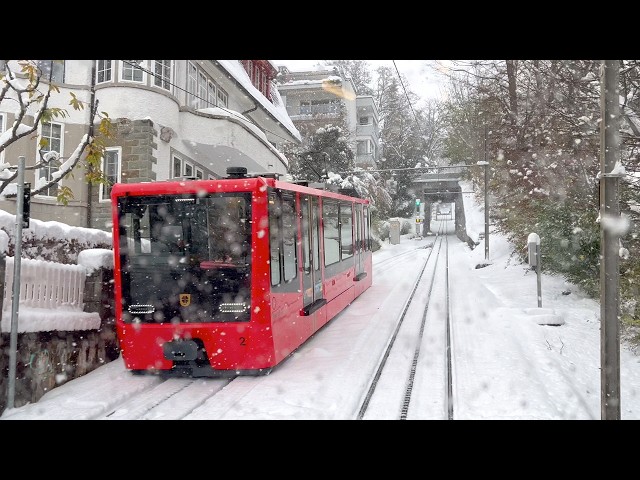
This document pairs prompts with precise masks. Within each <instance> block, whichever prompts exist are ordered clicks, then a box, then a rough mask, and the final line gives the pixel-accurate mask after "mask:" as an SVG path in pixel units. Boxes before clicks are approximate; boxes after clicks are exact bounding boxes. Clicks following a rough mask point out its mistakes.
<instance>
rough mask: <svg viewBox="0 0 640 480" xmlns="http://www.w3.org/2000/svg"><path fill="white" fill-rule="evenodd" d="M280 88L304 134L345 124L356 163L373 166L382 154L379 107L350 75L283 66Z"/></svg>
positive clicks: (304, 135)
mask: <svg viewBox="0 0 640 480" xmlns="http://www.w3.org/2000/svg"><path fill="white" fill-rule="evenodd" d="M278 68H279V72H280V73H279V75H278V90H279V92H280V96H281V98H282V100H283V101H284V104H285V107H286V110H287V114H288V115H289V117H290V118H291V120H292V121H293V123H294V125H295V126H296V128H298V130H299V131H300V133H301V134H302V136H303V139H304V138H305V137H307V136H309V135H311V134H313V133H314V132H315V131H316V130H317V129H318V128H320V127H324V126H326V125H329V124H331V125H339V126H344V128H346V130H347V132H348V135H347V137H348V139H349V143H350V144H351V145H352V149H353V153H354V158H355V159H356V162H355V163H356V167H361V168H365V169H366V168H369V169H374V168H376V166H377V162H378V160H379V159H380V158H381V150H380V128H379V118H378V109H377V106H376V104H375V102H374V99H373V97H372V96H370V95H361V96H359V95H358V94H357V92H356V89H355V86H354V84H353V81H352V80H351V78H343V77H341V76H340V75H338V73H337V72H336V71H334V70H333V69H330V70H307V71H299V72H292V71H289V70H288V69H287V68H286V67H284V66H280V67H278Z"/></svg>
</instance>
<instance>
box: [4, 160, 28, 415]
mask: <svg viewBox="0 0 640 480" xmlns="http://www.w3.org/2000/svg"><path fill="white" fill-rule="evenodd" d="M24 166H25V159H24V157H23V156H20V157H18V180H17V182H18V183H17V185H16V186H17V195H16V232H15V234H16V235H15V242H16V247H15V253H14V255H13V293H12V295H11V334H10V339H9V386H8V389H7V408H13V405H14V399H15V396H16V366H17V357H18V310H19V308H20V266H21V257H22V223H23V221H24V220H23V218H22V213H23V211H24Z"/></svg>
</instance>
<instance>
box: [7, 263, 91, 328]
mask: <svg viewBox="0 0 640 480" xmlns="http://www.w3.org/2000/svg"><path fill="white" fill-rule="evenodd" d="M5 261H6V269H5V275H4V277H5V278H4V295H3V302H2V322H1V324H0V330H1V331H2V332H10V331H11V311H12V299H11V297H12V294H13V264H14V258H13V257H8V256H7V257H5ZM86 277H87V268H86V267H85V266H83V265H68V264H62V263H56V262H47V261H43V260H32V259H28V258H23V259H22V261H21V265H20V305H19V309H18V332H43V331H55V330H64V331H70V330H95V329H98V328H100V322H101V320H100V314H99V313H98V312H85V311H84V288H85V280H86Z"/></svg>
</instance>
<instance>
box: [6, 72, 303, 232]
mask: <svg viewBox="0 0 640 480" xmlns="http://www.w3.org/2000/svg"><path fill="white" fill-rule="evenodd" d="M36 62H39V65H40V68H41V70H42V71H43V72H45V73H47V72H48V70H46V69H47V68H49V69H50V70H51V69H52V70H53V72H52V82H54V83H55V84H56V85H57V86H58V87H59V90H60V92H59V93H58V94H56V95H55V96H52V99H51V102H50V106H51V107H59V108H64V109H65V110H66V111H67V112H68V115H66V116H65V117H63V118H59V119H55V121H51V122H45V123H42V125H41V126H39V128H38V132H37V135H34V136H29V137H24V138H22V139H20V140H18V141H17V142H15V143H14V144H12V145H10V146H9V147H8V148H7V149H6V151H5V152H3V153H2V157H3V158H0V160H2V161H4V162H5V163H7V164H12V165H15V164H16V163H17V158H18V157H19V156H20V155H24V156H25V158H26V165H27V170H26V171H25V182H31V183H32V184H35V182H37V181H38V179H39V178H47V179H48V178H51V176H52V175H55V172H56V170H57V168H59V166H60V163H61V162H64V159H65V158H68V157H69V156H70V155H71V154H72V152H73V150H74V149H75V148H76V147H77V146H78V144H79V143H80V141H81V139H82V136H83V135H84V134H85V133H86V132H87V128H88V123H89V112H88V108H85V109H83V110H78V111H76V110H73V109H71V108H69V106H68V103H69V98H70V96H69V94H70V93H71V92H73V94H74V95H76V97H77V98H78V99H79V100H81V101H83V102H86V103H87V104H88V103H89V101H90V100H91V95H92V92H93V93H94V94H95V99H96V100H97V103H98V110H99V111H103V112H106V113H107V114H108V116H109V117H110V119H111V121H112V122H113V124H114V125H115V127H116V132H117V133H116V136H115V138H113V139H111V140H109V142H108V144H107V149H106V154H105V155H104V158H103V160H102V171H103V173H104V174H105V176H106V177H107V179H108V180H109V183H108V184H105V185H99V186H97V185H90V184H88V182H87V181H86V179H85V178H84V172H77V173H75V175H73V176H72V175H68V176H66V177H65V178H64V179H62V180H61V182H60V184H59V185H57V186H55V187H52V188H50V189H48V190H47V191H45V192H43V194H40V195H36V196H34V197H32V199H31V217H32V218H36V219H39V220H43V221H49V220H56V221H60V222H63V223H66V224H68V225H72V226H80V227H90V228H98V229H103V230H109V229H110V228H111V219H110V217H111V209H110V191H111V185H112V184H113V183H115V182H124V183H132V182H151V181H163V180H168V179H171V178H181V177H195V178H201V179H216V178H220V177H222V176H224V175H225V174H226V168H227V167H229V166H244V167H246V168H247V169H248V171H249V172H272V173H280V174H285V173H287V169H288V160H287V158H286V157H285V156H284V155H283V154H282V153H281V151H280V149H281V148H282V147H283V145H285V144H287V143H294V144H299V143H300V142H301V135H300V133H299V132H298V130H297V128H296V127H295V125H294V124H293V122H292V121H291V119H290V118H289V116H288V115H287V113H286V110H285V108H284V104H283V102H282V99H281V98H280V95H279V92H278V90H277V89H276V88H275V87H274V86H273V80H274V78H275V76H276V75H277V68H276V66H275V65H273V64H272V63H271V62H270V61H268V60H66V61H55V62H52V61H36ZM13 70H14V71H19V68H17V66H15V68H13ZM47 77H48V75H47ZM43 78H44V76H43ZM5 103H6V102H3V103H2V104H0V134H1V133H2V132H3V131H6V130H7V129H8V128H10V127H11V125H13V122H14V121H15V119H16V117H15V113H14V112H13V110H12V108H13V107H11V105H5ZM29 121H30V122H31V125H33V117H32V118H31V119H29V118H28V117H26V118H25V119H23V120H22V123H28V122H29ZM42 139H45V140H46V142H45V144H46V149H47V150H55V151H57V152H58V153H59V155H60V161H58V162H51V164H50V165H48V166H47V167H46V168H40V169H38V170H33V168H32V169H29V166H30V165H31V166H33V165H35V163H36V158H37V145H38V144H39V142H41V141H42ZM62 187H65V188H66V187H68V188H70V189H71V190H72V192H73V198H72V200H71V201H70V202H69V203H68V205H62V204H60V203H59V202H58V201H57V199H56V196H57V192H58V188H62ZM0 208H2V209H3V210H7V211H9V212H15V201H13V200H10V199H2V200H0Z"/></svg>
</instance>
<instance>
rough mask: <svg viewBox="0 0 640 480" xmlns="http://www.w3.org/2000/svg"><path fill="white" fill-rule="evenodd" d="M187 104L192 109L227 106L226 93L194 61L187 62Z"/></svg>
mask: <svg viewBox="0 0 640 480" xmlns="http://www.w3.org/2000/svg"><path fill="white" fill-rule="evenodd" d="M187 91H188V102H189V103H188V106H189V107H191V108H194V109H196V110H197V109H199V108H210V107H215V106H218V107H227V105H228V96H227V93H226V92H225V91H224V90H222V89H221V88H220V86H219V85H218V84H217V83H216V82H214V81H213V80H212V79H211V78H209V76H208V75H207V74H206V73H205V71H204V70H201V69H200V68H198V66H197V65H196V64H195V63H192V62H189V63H188V64H187Z"/></svg>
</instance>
